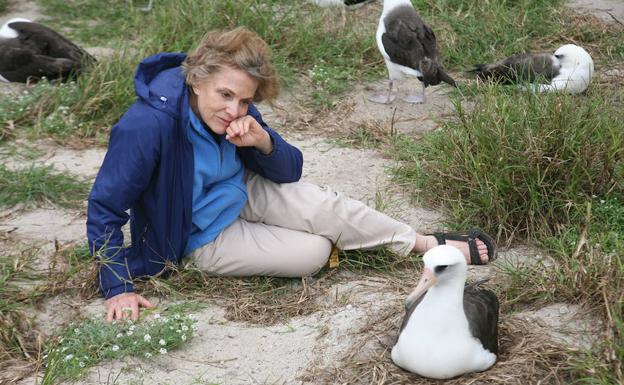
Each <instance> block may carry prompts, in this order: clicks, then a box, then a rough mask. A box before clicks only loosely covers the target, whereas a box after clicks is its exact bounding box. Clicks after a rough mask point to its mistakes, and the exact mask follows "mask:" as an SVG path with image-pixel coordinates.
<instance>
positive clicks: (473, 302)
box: [464, 283, 499, 354]
mask: <svg viewBox="0 0 624 385" xmlns="http://www.w3.org/2000/svg"><path fill="white" fill-rule="evenodd" d="M498 308H499V304H498V298H497V297H496V294H494V293H493V292H492V291H490V290H487V289H482V288H479V287H478V283H477V284H472V285H466V286H465V288H464V313H465V314H466V318H467V319H468V325H469V326H470V333H471V334H472V336H473V337H475V338H477V339H478V340H479V341H481V344H483V347H484V348H486V349H487V350H489V351H490V352H492V353H494V354H498Z"/></svg>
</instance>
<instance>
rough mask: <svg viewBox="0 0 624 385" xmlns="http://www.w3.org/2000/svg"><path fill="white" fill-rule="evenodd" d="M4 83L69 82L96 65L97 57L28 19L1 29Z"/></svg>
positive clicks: (0, 78) (0, 72) (1, 76)
mask: <svg viewBox="0 0 624 385" xmlns="http://www.w3.org/2000/svg"><path fill="white" fill-rule="evenodd" d="M0 52H2V54H1V55H0V81H5V82H22V83H26V82H28V81H30V80H37V79H40V78H42V77H47V78H49V79H56V78H60V79H62V80H67V79H68V78H70V77H72V76H75V75H77V74H79V73H80V71H81V70H82V69H83V68H84V66H85V65H90V64H92V63H94V62H95V59H94V58H93V56H91V55H89V54H88V53H87V52H86V51H84V50H83V49H81V48H80V47H78V46H77V45H76V44H74V43H72V42H71V41H70V40H68V39H67V38H65V37H63V36H61V35H60V34H59V33H57V32H55V31H53V30H52V29H50V28H48V27H46V26H44V25H41V24H39V23H35V22H32V21H31V20H28V19H24V18H15V19H11V20H9V21H8V22H6V23H5V24H4V25H3V26H2V27H1V28H0Z"/></svg>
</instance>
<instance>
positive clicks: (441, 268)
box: [435, 265, 448, 274]
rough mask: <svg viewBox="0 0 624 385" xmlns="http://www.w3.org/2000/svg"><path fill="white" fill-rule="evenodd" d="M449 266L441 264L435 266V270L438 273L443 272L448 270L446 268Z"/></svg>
mask: <svg viewBox="0 0 624 385" xmlns="http://www.w3.org/2000/svg"><path fill="white" fill-rule="evenodd" d="M447 267H448V265H440V266H436V267H435V272H436V274H438V273H441V272H443V271H444V270H446V268H447Z"/></svg>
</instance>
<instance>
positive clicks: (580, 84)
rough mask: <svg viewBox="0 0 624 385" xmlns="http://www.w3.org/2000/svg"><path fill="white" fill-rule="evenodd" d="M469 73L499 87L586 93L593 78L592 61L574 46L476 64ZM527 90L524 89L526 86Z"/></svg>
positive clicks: (567, 45) (587, 54) (564, 46)
mask: <svg viewBox="0 0 624 385" xmlns="http://www.w3.org/2000/svg"><path fill="white" fill-rule="evenodd" d="M470 72H473V73H474V74H475V75H476V76H477V77H478V78H480V79H484V80H485V79H489V80H493V81H497V82H500V83H502V84H514V83H534V84H535V85H534V87H528V88H534V89H535V90H536V91H539V92H550V91H563V92H568V93H571V94H577V93H581V92H583V91H585V90H586V89H587V87H588V86H589V84H590V83H591V80H592V77H593V76H594V61H593V60H592V58H591V56H590V55H589V53H587V51H585V50H584V49H583V48H582V47H579V46H578V45H574V44H566V45H563V46H561V47H559V48H558V49H557V50H556V51H555V53H554V54H549V53H524V54H519V55H514V56H511V57H508V58H506V59H503V60H500V61H498V62H496V63H492V64H478V65H476V66H475V68H473V69H472V70H471V71H470ZM525 88H526V87H525Z"/></svg>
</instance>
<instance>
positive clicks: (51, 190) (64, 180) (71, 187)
mask: <svg viewBox="0 0 624 385" xmlns="http://www.w3.org/2000/svg"><path fill="white" fill-rule="evenodd" d="M89 188H90V184H89V183H88V182H87V181H82V180H77V179H76V178H75V177H74V176H72V175H69V174H67V173H59V172H56V171H54V170H53V167H52V166H35V165H32V166H30V167H27V168H21V169H16V170H12V169H9V168H7V167H6V166H4V165H0V207H5V208H6V207H12V206H14V205H16V204H18V203H22V204H24V205H25V206H26V207H29V206H39V205H58V206H60V207H69V208H79V207H81V205H82V203H83V202H84V201H85V200H86V198H87V194H88V192H89Z"/></svg>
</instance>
